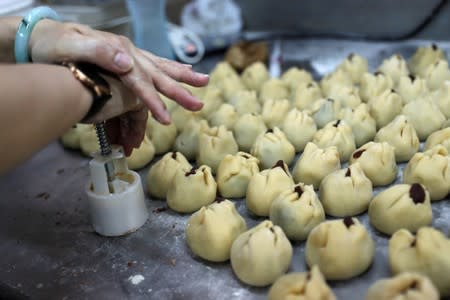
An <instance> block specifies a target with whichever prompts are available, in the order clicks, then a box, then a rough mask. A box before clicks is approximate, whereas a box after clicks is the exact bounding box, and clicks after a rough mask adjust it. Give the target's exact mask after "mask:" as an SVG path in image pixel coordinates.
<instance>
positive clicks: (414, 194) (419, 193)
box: [409, 183, 425, 204]
mask: <svg viewBox="0 0 450 300" xmlns="http://www.w3.org/2000/svg"><path fill="white" fill-rule="evenodd" d="M409 196H410V197H411V199H412V200H413V202H414V203H415V204H418V203H424V202H425V190H424V189H423V187H422V186H421V185H420V184H419V183H414V184H412V185H411V188H410V189H409Z"/></svg>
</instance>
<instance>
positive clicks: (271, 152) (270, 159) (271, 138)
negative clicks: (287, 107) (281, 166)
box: [250, 127, 295, 169]
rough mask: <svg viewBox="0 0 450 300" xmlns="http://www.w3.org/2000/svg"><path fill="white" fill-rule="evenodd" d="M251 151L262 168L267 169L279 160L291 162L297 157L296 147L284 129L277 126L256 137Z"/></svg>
mask: <svg viewBox="0 0 450 300" xmlns="http://www.w3.org/2000/svg"><path fill="white" fill-rule="evenodd" d="M250 153H251V154H252V155H253V156H255V157H256V158H257V159H258V160H259V162H260V166H261V168H262V169H267V168H270V167H272V166H273V165H274V164H275V163H276V162H277V161H279V160H283V161H284V162H286V164H288V165H289V164H291V162H292V161H293V160H294V157H295V148H294V146H293V145H292V144H291V143H290V142H289V141H288V139H287V138H286V135H285V134H284V133H283V131H281V130H280V129H278V127H275V128H274V129H269V130H268V131H266V132H265V133H264V134H260V135H259V136H258V137H257V138H256V140H255V143H254V144H253V146H252V148H251V150H250Z"/></svg>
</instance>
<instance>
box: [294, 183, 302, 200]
mask: <svg viewBox="0 0 450 300" xmlns="http://www.w3.org/2000/svg"><path fill="white" fill-rule="evenodd" d="M294 192H296V193H297V196H298V197H299V198H300V197H301V196H302V194H303V190H302V187H301V186H296V187H295V188H294Z"/></svg>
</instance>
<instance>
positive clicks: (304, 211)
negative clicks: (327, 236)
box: [270, 183, 325, 241]
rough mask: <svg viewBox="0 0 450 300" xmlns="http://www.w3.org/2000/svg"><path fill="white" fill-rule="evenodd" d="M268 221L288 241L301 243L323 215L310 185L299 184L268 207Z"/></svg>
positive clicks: (320, 220)
mask: <svg viewBox="0 0 450 300" xmlns="http://www.w3.org/2000/svg"><path fill="white" fill-rule="evenodd" d="M270 220H271V221H272V222H273V223H274V224H275V225H278V226H280V227H281V228H282V229H283V231H284V233H285V234H286V236H287V237H288V238H289V239H290V240H294V241H303V240H305V239H306V238H307V237H308V234H309V232H310V231H311V230H312V229H313V228H314V227H315V226H316V225H318V224H319V223H321V222H322V221H323V220H325V213H324V211H323V207H322V204H320V201H319V198H318V197H317V195H316V192H314V188H313V186H312V185H306V184H304V183H299V184H297V185H295V186H291V187H290V188H289V189H287V190H285V191H283V192H281V193H280V195H279V196H278V197H277V198H276V199H275V200H274V201H273V202H272V205H271V206H270Z"/></svg>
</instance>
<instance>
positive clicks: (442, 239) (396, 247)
mask: <svg viewBox="0 0 450 300" xmlns="http://www.w3.org/2000/svg"><path fill="white" fill-rule="evenodd" d="M449 253H450V240H449V239H448V238H447V237H446V236H445V235H444V234H443V233H442V232H440V231H439V230H436V229H434V228H432V227H422V228H420V229H419V231H418V232H417V234H416V236H414V235H413V234H412V233H410V232H409V231H408V230H405V229H400V230H399V231H397V232H396V233H394V235H393V236H392V237H391V239H390V240H389V265H390V267H391V271H392V273H394V274H399V273H402V272H417V273H419V274H422V275H425V276H427V277H428V278H429V279H430V280H431V281H432V282H433V284H434V286H435V287H436V288H437V289H438V290H439V293H440V294H441V297H448V296H450V277H449V276H448V274H450V255H448V254H449Z"/></svg>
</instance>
